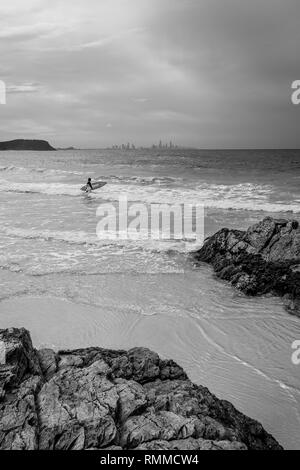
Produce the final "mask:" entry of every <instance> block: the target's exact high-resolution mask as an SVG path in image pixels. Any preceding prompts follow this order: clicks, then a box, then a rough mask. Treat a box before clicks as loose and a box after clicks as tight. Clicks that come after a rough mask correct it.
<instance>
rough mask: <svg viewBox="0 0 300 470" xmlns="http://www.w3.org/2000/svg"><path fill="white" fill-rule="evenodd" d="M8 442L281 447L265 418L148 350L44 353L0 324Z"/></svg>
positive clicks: (9, 446)
mask: <svg viewBox="0 0 300 470" xmlns="http://www.w3.org/2000/svg"><path fill="white" fill-rule="evenodd" d="M0 359H1V365H0V387H1V388H0V389H1V396H0V449H1V450H18V449H19V450H33V449H50V450H77V449H119V450H121V449H140V450H142V449H182V450H206V449H209V450H211V449H215V450H244V449H274V450H275V449H281V447H280V445H279V444H278V443H277V442H276V440H275V439H274V438H273V437H272V436H271V435H269V434H268V433H267V432H266V431H265V430H264V429H263V427H262V426H261V424H259V423H258V422H256V421H254V420H253V419H250V418H248V417H246V416H245V415H243V414H242V413H240V412H239V411H237V410H236V409H235V408H234V407H233V406H232V405H231V404H230V403H229V402H227V401H224V400H219V399H218V398H216V397H215V396H214V395H212V394H211V393H210V392H209V390H208V389H207V388H205V387H202V386H200V385H195V384H193V383H192V382H190V381H189V379H188V378H187V376H186V374H185V372H184V371H183V370H182V369H181V367H179V366H178V365H177V364H175V363H174V362H173V361H172V360H161V359H160V358H159V356H158V355H157V354H156V353H154V352H152V351H149V350H148V349H143V348H134V349H131V350H130V351H112V350H106V349H101V348H88V349H79V350H74V351H60V352H58V353H55V352H54V351H52V350H50V349H43V350H40V351H36V350H35V349H34V348H33V346H32V343H31V339H30V335H29V332H28V331H26V330H25V329H14V328H11V329H7V330H0Z"/></svg>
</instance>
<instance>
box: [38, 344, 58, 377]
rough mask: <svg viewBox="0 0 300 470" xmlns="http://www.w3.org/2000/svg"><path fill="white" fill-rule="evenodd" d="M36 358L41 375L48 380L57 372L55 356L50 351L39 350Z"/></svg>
mask: <svg viewBox="0 0 300 470" xmlns="http://www.w3.org/2000/svg"><path fill="white" fill-rule="evenodd" d="M38 356H39V361H40V366H41V369H42V372H43V375H44V376H45V378H46V380H48V379H50V378H51V377H52V375H54V374H55V372H56V371H57V356H56V354H55V352H54V351H53V350H52V349H40V350H39V351H38Z"/></svg>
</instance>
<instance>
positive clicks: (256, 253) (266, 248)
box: [193, 217, 300, 315]
mask: <svg viewBox="0 0 300 470" xmlns="http://www.w3.org/2000/svg"><path fill="white" fill-rule="evenodd" d="M193 257H194V259H195V260H196V262H199V261H203V262H206V263H210V264H212V266H213V268H214V270H215V272H216V275H217V276H218V277H219V278H221V279H223V280H227V281H230V282H231V284H232V285H233V286H235V287H236V288H237V289H239V290H241V291H243V292H244V293H245V294H247V295H263V294H268V293H270V294H273V295H278V296H281V297H283V298H284V303H285V305H286V307H287V308H288V310H289V311H290V312H291V313H294V314H295V315H300V270H299V269H298V267H299V264H300V227H299V223H298V221H296V220H284V219H280V220H277V219H272V218H271V217H267V218H266V219H264V220H263V221H262V222H260V223H258V224H256V225H254V226H252V227H250V228H249V229H248V230H247V231H246V232H243V231H239V230H228V229H222V230H220V231H219V232H217V233H216V234H215V235H213V236H212V237H210V238H209V239H208V240H207V241H206V242H205V244H204V245H203V247H202V248H201V249H200V250H198V251H197V252H196V253H194V255H193Z"/></svg>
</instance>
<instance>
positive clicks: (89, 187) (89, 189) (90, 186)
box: [86, 178, 94, 193]
mask: <svg viewBox="0 0 300 470" xmlns="http://www.w3.org/2000/svg"><path fill="white" fill-rule="evenodd" d="M93 189H94V188H93V185H92V178H89V179H88V182H87V183H86V192H87V193H89V192H90V191H93Z"/></svg>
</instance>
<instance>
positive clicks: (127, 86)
mask: <svg viewBox="0 0 300 470" xmlns="http://www.w3.org/2000/svg"><path fill="white" fill-rule="evenodd" d="M299 20H300V2H299V0H285V1H282V0H251V1H249V0H26V1H25V0H9V1H6V0H0V54H1V56H0V57H1V61H0V80H4V81H5V83H6V86H7V91H8V95H7V105H6V106H2V105H1V106H0V139H1V140H6V139H10V138H16V137H25V138H46V139H47V140H50V141H51V143H53V144H54V145H56V146H69V145H74V146H80V147H90V148H91V147H103V146H108V145H112V144H120V143H122V142H127V141H128V140H130V141H132V142H134V143H136V144H138V145H146V144H151V143H153V142H157V141H158V140H160V139H163V140H169V139H173V140H174V141H176V142H177V143H178V144H182V145H191V146H196V147H201V148H235V147H240V148H241V147H252V148H253V147H256V148H258V147H261V148H263V147H269V148H270V147H271V148H274V147H281V148H282V147H285V148H288V147H294V148H295V147H298V148H299V147H300V132H299V124H300V106H298V107H297V106H293V105H292V104H291V84H292V82H293V81H294V80H297V79H300V65H299V64H300V61H299V56H300V28H299Z"/></svg>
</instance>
